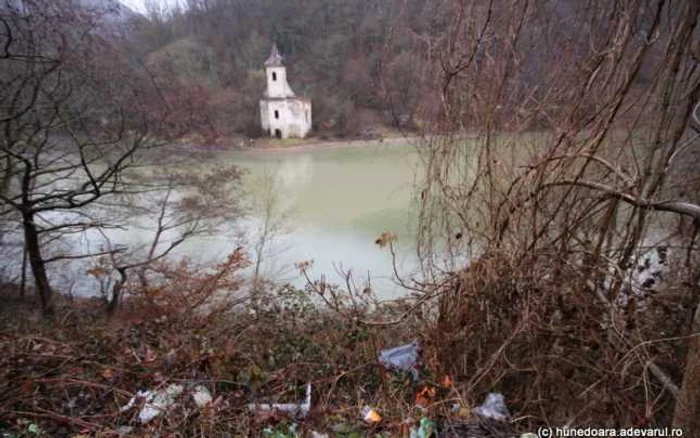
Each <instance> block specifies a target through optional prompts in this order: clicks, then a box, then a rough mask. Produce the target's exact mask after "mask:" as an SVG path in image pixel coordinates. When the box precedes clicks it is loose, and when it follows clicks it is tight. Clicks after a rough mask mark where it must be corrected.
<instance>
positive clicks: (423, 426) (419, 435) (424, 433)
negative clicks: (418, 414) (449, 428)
mask: <svg viewBox="0 0 700 438" xmlns="http://www.w3.org/2000/svg"><path fill="white" fill-rule="evenodd" d="M433 432H435V423H433V422H432V421H431V420H429V419H427V418H425V417H423V418H421V419H420V423H419V425H418V428H415V427H413V428H411V435H410V438H429V437H431V436H432V435H433Z"/></svg>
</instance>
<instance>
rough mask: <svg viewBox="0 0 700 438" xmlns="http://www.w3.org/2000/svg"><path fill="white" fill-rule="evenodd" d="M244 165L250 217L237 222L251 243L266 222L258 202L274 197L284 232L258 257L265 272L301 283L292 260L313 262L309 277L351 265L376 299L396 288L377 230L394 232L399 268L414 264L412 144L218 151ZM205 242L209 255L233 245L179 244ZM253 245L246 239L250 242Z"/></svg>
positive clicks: (195, 248)
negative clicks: (240, 224) (367, 283)
mask: <svg viewBox="0 0 700 438" xmlns="http://www.w3.org/2000/svg"><path fill="white" fill-rule="evenodd" d="M216 159H217V161H221V160H226V161H228V162H231V163H235V164H237V165H239V166H241V167H243V168H244V169H246V174H245V175H244V186H245V191H246V192H247V193H248V197H249V206H250V207H251V216H250V217H249V218H248V219H247V220H244V221H242V227H241V228H242V230H243V234H244V236H245V237H246V240H248V242H249V244H250V243H253V242H255V241H256V239H257V237H258V236H259V229H260V225H261V222H262V220H263V218H264V217H263V216H264V215H263V214H262V213H261V212H262V211H263V210H264V209H263V208H261V204H264V203H265V200H266V199H268V197H269V196H270V189H272V190H273V193H274V195H273V196H275V197H276V198H277V199H276V204H277V207H278V208H276V210H275V215H276V216H277V217H280V216H283V217H284V218H285V219H283V220H282V221H279V222H283V224H284V226H283V230H282V232H281V233H279V234H278V235H277V236H276V237H275V238H274V240H273V241H272V244H271V245H270V247H269V251H267V254H266V256H265V257H264V258H263V261H264V263H263V265H264V266H263V267H264V269H263V272H264V273H265V274H266V275H268V276H270V277H272V278H274V279H276V280H278V281H288V282H291V283H292V284H294V285H296V286H300V287H301V286H303V285H304V283H305V282H304V280H303V279H302V278H301V277H300V275H299V272H298V270H297V269H296V268H295V266H294V265H295V263H298V262H300V261H306V260H313V266H312V269H310V271H309V272H310V273H311V275H312V276H313V277H314V278H318V277H320V276H321V275H325V277H326V280H327V281H329V282H332V283H343V282H344V281H343V279H342V277H341V276H340V275H339V274H338V272H337V271H338V269H339V268H342V269H344V270H352V272H353V275H354V277H355V279H356V281H357V282H358V283H360V282H361V281H363V280H364V279H366V278H367V277H368V276H369V278H371V284H372V288H373V289H374V290H375V292H376V293H377V295H378V296H379V297H380V298H389V297H393V296H396V295H397V294H399V293H400V292H401V291H400V288H398V287H397V286H396V285H395V284H394V283H393V281H392V276H393V267H392V263H391V255H390V252H389V250H388V248H383V249H382V248H380V247H379V246H378V245H377V244H376V243H375V241H376V239H377V238H378V237H379V236H380V235H381V233H382V232H391V233H394V234H396V235H397V237H398V242H397V249H398V252H399V256H400V257H399V267H400V269H399V272H400V273H402V274H404V273H410V272H411V270H412V269H414V268H415V267H416V258H415V255H414V254H415V251H414V248H415V231H414V230H415V227H414V223H415V216H416V215H415V214H414V213H413V212H412V210H413V209H412V205H413V204H412V199H413V198H412V193H413V185H414V178H415V175H416V172H417V165H418V154H417V152H416V150H415V147H414V146H412V145H409V144H407V143H406V144H393V145H388V144H384V143H380V142H376V143H372V144H368V145H363V146H361V147H360V146H333V147H330V148H322V147H318V148H309V149H305V150H288V151H287V150H284V149H279V150H262V151H245V152H220V153H217V156H216ZM204 245H206V248H207V251H206V253H207V256H212V257H223V256H224V255H225V254H226V252H227V251H230V249H231V245H230V244H229V243H228V242H222V241H220V240H219V239H200V240H199V241H193V242H189V243H188V244H187V245H185V247H184V250H185V251H187V252H188V253H190V254H192V255H195V254H197V253H199V252H200V249H201V248H203V246H204ZM248 246H251V245H248Z"/></svg>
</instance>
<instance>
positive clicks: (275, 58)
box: [265, 44, 282, 67]
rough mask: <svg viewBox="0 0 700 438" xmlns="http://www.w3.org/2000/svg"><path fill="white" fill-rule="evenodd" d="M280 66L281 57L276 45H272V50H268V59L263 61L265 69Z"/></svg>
mask: <svg viewBox="0 0 700 438" xmlns="http://www.w3.org/2000/svg"><path fill="white" fill-rule="evenodd" d="M281 65H282V55H280V52H279V50H277V44H273V45H272V50H270V57H269V58H267V61H265V67H279V66H281Z"/></svg>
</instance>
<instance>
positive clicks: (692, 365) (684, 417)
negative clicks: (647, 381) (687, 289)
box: [673, 304, 700, 437]
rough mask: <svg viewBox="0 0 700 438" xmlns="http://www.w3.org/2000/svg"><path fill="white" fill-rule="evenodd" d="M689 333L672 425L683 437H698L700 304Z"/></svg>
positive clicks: (699, 415)
mask: <svg viewBox="0 0 700 438" xmlns="http://www.w3.org/2000/svg"><path fill="white" fill-rule="evenodd" d="M690 334H691V337H690V338H689V339H688V354H687V355H686V358H685V370H684V372H683V385H682V386H681V391H680V393H679V394H678V400H677V401H676V411H675V412H674V416H673V427H676V428H681V429H683V432H684V434H683V436H684V437H700V336H698V335H699V334H700V304H699V305H698V306H697V308H696V309H695V315H694V316H693V323H692V325H691V329H690Z"/></svg>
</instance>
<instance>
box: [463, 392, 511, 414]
mask: <svg viewBox="0 0 700 438" xmlns="http://www.w3.org/2000/svg"><path fill="white" fill-rule="evenodd" d="M472 412H474V413H476V414H478V415H479V416H481V417H484V418H490V419H492V420H498V421H505V420H506V418H508V416H509V415H510V414H509V413H508V407H506V402H505V399H504V398H503V394H501V393H498V392H491V393H489V394H488V395H487V396H486V401H484V403H483V404H481V405H480V406H477V407H475V408H474V409H473V410H472Z"/></svg>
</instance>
